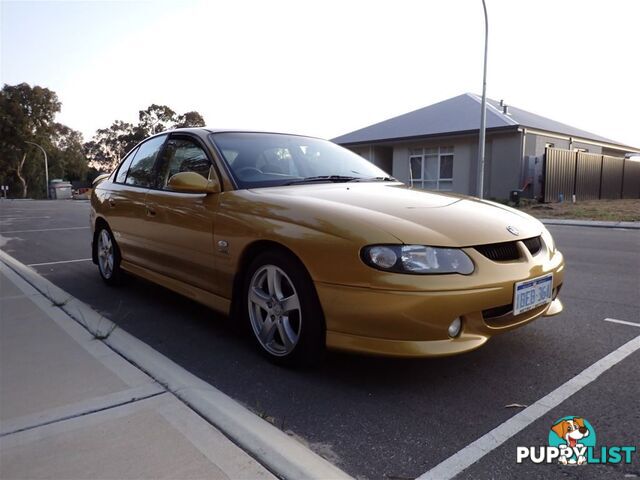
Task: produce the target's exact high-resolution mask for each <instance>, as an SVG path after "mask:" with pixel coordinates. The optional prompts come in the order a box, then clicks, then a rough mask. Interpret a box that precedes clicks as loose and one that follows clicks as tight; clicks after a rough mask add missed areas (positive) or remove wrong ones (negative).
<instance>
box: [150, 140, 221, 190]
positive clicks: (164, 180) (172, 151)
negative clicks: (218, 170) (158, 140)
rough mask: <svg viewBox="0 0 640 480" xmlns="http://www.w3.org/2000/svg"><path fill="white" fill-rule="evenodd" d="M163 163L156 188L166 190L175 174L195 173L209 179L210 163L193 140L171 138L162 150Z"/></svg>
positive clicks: (202, 150)
mask: <svg viewBox="0 0 640 480" xmlns="http://www.w3.org/2000/svg"><path fill="white" fill-rule="evenodd" d="M163 157H164V158H163V162H162V166H161V167H160V172H159V176H158V177H159V178H158V180H159V182H158V183H159V185H158V187H160V188H163V189H166V188H167V184H168V183H169V179H170V178H171V177H172V176H173V175H175V174H176V173H181V172H195V173H198V174H200V175H202V176H203V177H204V178H207V179H208V178H209V175H210V173H211V166H212V164H211V161H210V160H209V157H207V154H206V153H205V151H204V149H203V148H202V147H201V146H200V145H198V144H197V143H196V142H195V141H194V140H191V139H188V138H172V139H170V140H169V141H168V142H167V147H166V148H165V150H164V154H163Z"/></svg>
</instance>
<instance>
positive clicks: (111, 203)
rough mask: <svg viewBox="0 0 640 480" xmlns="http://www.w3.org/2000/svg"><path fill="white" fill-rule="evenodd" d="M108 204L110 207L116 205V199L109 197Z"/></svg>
mask: <svg viewBox="0 0 640 480" xmlns="http://www.w3.org/2000/svg"><path fill="white" fill-rule="evenodd" d="M109 206H110V207H115V206H116V201H115V200H114V199H113V198H110V199H109Z"/></svg>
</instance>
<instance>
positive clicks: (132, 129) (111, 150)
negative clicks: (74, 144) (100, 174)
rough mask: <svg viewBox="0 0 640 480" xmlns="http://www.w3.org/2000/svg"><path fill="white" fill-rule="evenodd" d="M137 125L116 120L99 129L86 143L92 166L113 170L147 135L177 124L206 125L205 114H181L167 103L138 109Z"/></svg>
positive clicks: (182, 125)
mask: <svg viewBox="0 0 640 480" xmlns="http://www.w3.org/2000/svg"><path fill="white" fill-rule="evenodd" d="M138 118H139V122H138V124H137V125H133V124H131V123H127V122H123V121H121V120H116V121H115V122H113V123H112V124H111V126H110V127H108V128H101V129H99V130H98V131H96V134H95V135H94V137H93V139H92V140H91V141H89V142H87V143H85V144H84V152H85V155H86V156H87V157H88V158H89V164H90V166H91V167H93V168H96V169H98V170H101V171H111V170H113V169H114V168H115V167H116V165H118V163H119V162H120V160H121V159H122V158H123V157H124V155H126V153H127V152H129V150H131V149H132V148H133V147H135V146H136V145H137V144H138V143H140V142H141V141H142V140H144V139H145V138H147V137H149V136H151V135H155V134H156V133H160V132H164V131H166V130H171V129H174V128H186V127H204V125H205V121H204V118H203V117H202V115H200V113H198V112H196V111H191V112H187V113H184V114H182V115H178V114H177V113H176V112H175V111H174V110H173V109H171V108H170V107H168V106H166V105H157V104H155V103H154V104H152V105H150V106H149V107H147V108H146V109H145V110H140V111H139V112H138Z"/></svg>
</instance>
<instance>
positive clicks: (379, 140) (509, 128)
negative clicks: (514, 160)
mask: <svg viewBox="0 0 640 480" xmlns="http://www.w3.org/2000/svg"><path fill="white" fill-rule="evenodd" d="M518 130H519V125H509V126H506V127H492V128H487V133H506V132H517V131H518ZM478 134H479V130H478V129H475V130H464V131H457V132H442V133H430V134H427V135H414V136H410V137H395V138H394V137H391V138H377V139H372V140H361V141H358V142H340V141H337V139H334V140H331V141H332V142H334V143H337V144H338V145H342V146H346V147H355V146H358V145H371V144H377V143H400V142H402V143H407V142H414V141H416V140H428V139H431V138H442V137H465V136H468V135H478Z"/></svg>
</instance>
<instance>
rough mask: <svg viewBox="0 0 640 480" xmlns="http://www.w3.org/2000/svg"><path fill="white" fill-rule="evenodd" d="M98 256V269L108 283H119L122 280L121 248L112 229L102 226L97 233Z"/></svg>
mask: <svg viewBox="0 0 640 480" xmlns="http://www.w3.org/2000/svg"><path fill="white" fill-rule="evenodd" d="M96 256H97V257H98V271H99V272H100V276H101V277H102V280H104V282H105V283H106V284H107V285H117V284H119V283H120V282H121V280H122V269H121V268H120V250H119V249H118V246H117V244H116V241H115V239H114V238H113V234H112V233H111V230H109V229H108V228H107V227H106V226H101V227H100V229H99V230H98V233H97V235H96Z"/></svg>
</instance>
